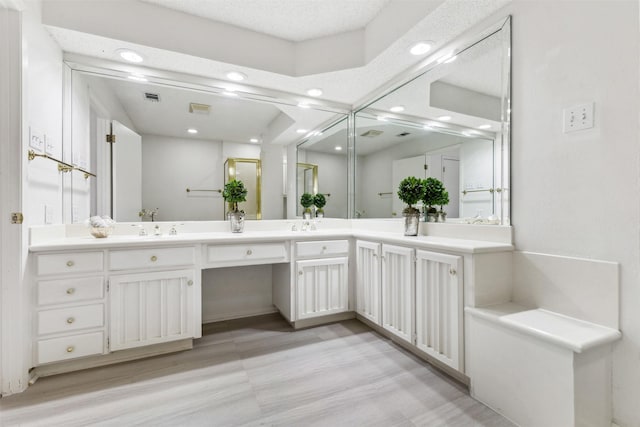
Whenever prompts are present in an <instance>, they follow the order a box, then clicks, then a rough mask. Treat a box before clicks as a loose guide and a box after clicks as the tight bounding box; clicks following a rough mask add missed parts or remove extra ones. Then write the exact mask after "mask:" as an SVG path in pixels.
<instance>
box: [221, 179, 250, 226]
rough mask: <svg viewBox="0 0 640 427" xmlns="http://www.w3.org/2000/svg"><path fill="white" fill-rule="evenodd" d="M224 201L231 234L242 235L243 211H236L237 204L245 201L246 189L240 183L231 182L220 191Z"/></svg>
mask: <svg viewBox="0 0 640 427" xmlns="http://www.w3.org/2000/svg"><path fill="white" fill-rule="evenodd" d="M222 197H223V198H224V201H225V202H227V203H228V204H229V211H228V213H227V218H229V222H230V225H231V232H232V233H242V231H243V230H244V211H241V210H239V209H238V203H240V202H246V201H247V189H246V188H245V186H244V183H243V182H242V181H239V180H237V179H234V180H231V181H229V182H227V183H226V184H225V185H224V190H223V191H222Z"/></svg>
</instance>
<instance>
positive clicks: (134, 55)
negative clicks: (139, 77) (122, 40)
mask: <svg viewBox="0 0 640 427" xmlns="http://www.w3.org/2000/svg"><path fill="white" fill-rule="evenodd" d="M116 53H117V54H118V55H120V58H122V59H124V60H125V61H129V62H135V63H140V62H142V61H144V58H143V57H142V55H140V54H139V53H138V52H134V51H132V50H130V49H118V50H116Z"/></svg>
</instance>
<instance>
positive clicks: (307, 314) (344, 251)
mask: <svg viewBox="0 0 640 427" xmlns="http://www.w3.org/2000/svg"><path fill="white" fill-rule="evenodd" d="M295 247H296V261H295V268H296V270H295V271H296V276H297V278H296V284H295V288H294V289H295V297H294V300H295V302H296V312H297V315H296V320H304V319H309V318H313V317H320V316H326V315H330V314H337V313H342V312H346V311H349V280H348V278H349V258H348V255H349V241H348V240H331V241H314V242H296V243H295Z"/></svg>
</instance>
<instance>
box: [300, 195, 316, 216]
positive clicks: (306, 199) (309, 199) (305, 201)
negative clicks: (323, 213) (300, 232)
mask: <svg viewBox="0 0 640 427" xmlns="http://www.w3.org/2000/svg"><path fill="white" fill-rule="evenodd" d="M313 199H314V197H313V194H311V193H304V194H303V195H302V196H301V197H300V204H301V205H302V207H303V208H304V211H305V212H308V213H310V212H311V209H310V208H311V206H313Z"/></svg>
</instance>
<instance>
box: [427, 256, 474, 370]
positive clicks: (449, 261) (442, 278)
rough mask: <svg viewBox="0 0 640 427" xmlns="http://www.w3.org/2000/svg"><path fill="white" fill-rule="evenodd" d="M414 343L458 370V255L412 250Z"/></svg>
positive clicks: (460, 329) (460, 365)
mask: <svg viewBox="0 0 640 427" xmlns="http://www.w3.org/2000/svg"><path fill="white" fill-rule="evenodd" d="M416 259H417V261H416V335H417V339H416V345H417V346H418V348H419V349H421V350H423V351H425V352H426V353H428V354H429V355H431V356H433V357H434V358H436V359H438V360H440V361H441V362H443V363H445V364H447V365H449V366H451V367H452V368H454V369H457V370H460V371H462V370H463V369H462V368H463V352H462V348H463V347H462V346H463V343H462V339H463V335H462V325H463V322H462V313H463V311H462V310H463V309H462V307H463V305H462V303H463V301H462V300H463V293H462V268H463V264H462V257H460V256H454V255H446V254H441V253H435V252H429V251H423V250H418V251H416Z"/></svg>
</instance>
